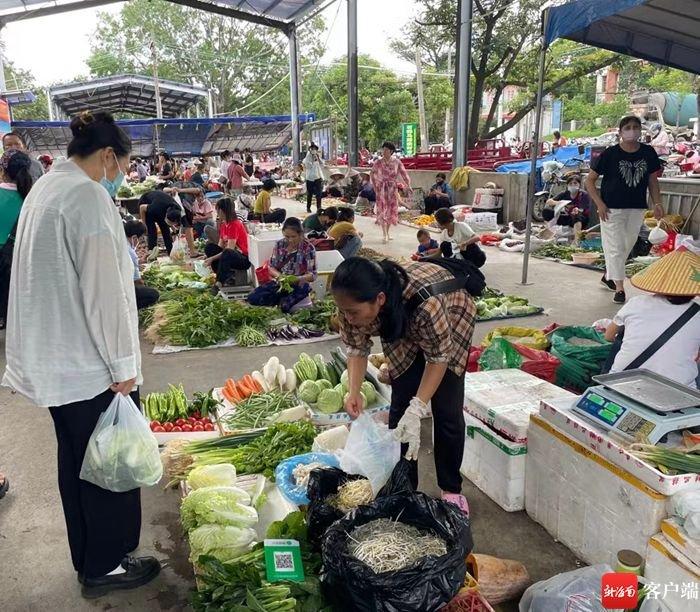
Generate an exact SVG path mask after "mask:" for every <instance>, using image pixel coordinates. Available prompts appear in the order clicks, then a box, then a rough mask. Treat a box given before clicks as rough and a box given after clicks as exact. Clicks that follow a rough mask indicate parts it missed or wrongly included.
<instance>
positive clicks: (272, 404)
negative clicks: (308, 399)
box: [222, 391, 296, 431]
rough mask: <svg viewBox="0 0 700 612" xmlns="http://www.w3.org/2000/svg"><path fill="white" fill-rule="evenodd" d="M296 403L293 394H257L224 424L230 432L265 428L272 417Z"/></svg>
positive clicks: (272, 392)
mask: <svg viewBox="0 0 700 612" xmlns="http://www.w3.org/2000/svg"><path fill="white" fill-rule="evenodd" d="M295 403H296V402H295V401H294V397H293V396H292V394H291V393H284V394H283V393H277V392H275V391H270V392H268V393H257V394H255V395H252V396H251V397H249V398H248V399H245V400H243V401H242V402H240V403H239V404H238V405H237V406H236V411H235V412H234V413H233V414H230V415H227V416H226V417H224V418H223V419H222V422H223V423H224V425H225V426H226V428H227V429H228V431H235V430H238V429H255V428H257V427H265V426H266V425H267V423H268V422H269V420H270V417H273V416H274V415H276V414H277V413H278V412H281V411H282V410H285V409H286V408H291V407H292V406H294V405H295Z"/></svg>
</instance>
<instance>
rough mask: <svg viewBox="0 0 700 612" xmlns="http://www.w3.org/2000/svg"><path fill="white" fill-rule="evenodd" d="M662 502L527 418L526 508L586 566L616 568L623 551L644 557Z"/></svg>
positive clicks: (537, 418) (552, 430)
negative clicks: (617, 555)
mask: <svg viewBox="0 0 700 612" xmlns="http://www.w3.org/2000/svg"><path fill="white" fill-rule="evenodd" d="M666 500H667V497H666V496H665V495H662V494H660V493H658V492H656V491H654V490H653V489H651V488H650V487H649V486H647V485H645V484H644V483H643V482H641V481H640V480H639V479H638V478H636V477H635V476H632V475H631V474H628V473H627V472H625V471H624V470H621V469H620V468H618V467H617V466H615V465H613V464H612V463H610V462H609V461H608V460H607V459H605V458H603V457H602V456H600V455H599V454H597V453H595V452H594V451H591V450H590V449H587V448H586V447H585V446H583V445H582V444H580V443H579V442H578V441H576V440H574V439H573V438H571V437H569V436H568V435H567V434H566V433H564V432H563V431H561V430H560V429H558V428H557V427H555V426H553V425H551V424H550V423H547V422H546V421H544V420H543V419H542V418H541V417H540V416H539V415H532V417H531V422H530V430H529V436H528V444H527V462H526V464H525V509H526V510H527V513H528V514H529V515H530V517H531V518H532V519H533V520H535V521H536V522H538V523H540V524H541V525H542V526H543V527H544V528H545V529H546V530H547V531H548V532H549V533H550V534H552V536H553V537H554V538H555V539H557V540H559V541H560V542H562V543H563V544H565V545H566V546H568V547H569V548H570V549H571V550H572V551H573V552H574V553H575V554H576V555H578V556H579V557H580V558H581V559H583V560H584V561H585V562H586V563H591V564H593V563H609V564H610V565H611V566H613V567H614V566H615V565H616V563H617V560H616V553H617V551H619V550H622V549H630V550H634V551H637V552H638V553H639V554H640V555H642V556H644V554H645V553H646V548H647V544H648V542H649V538H651V536H652V535H654V534H656V533H658V532H659V530H660V527H661V521H662V520H663V519H664V518H666Z"/></svg>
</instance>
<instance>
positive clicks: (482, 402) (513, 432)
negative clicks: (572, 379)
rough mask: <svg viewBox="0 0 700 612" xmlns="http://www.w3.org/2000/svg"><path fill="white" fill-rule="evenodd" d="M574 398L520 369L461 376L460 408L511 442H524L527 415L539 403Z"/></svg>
mask: <svg viewBox="0 0 700 612" xmlns="http://www.w3.org/2000/svg"><path fill="white" fill-rule="evenodd" d="M574 397H575V396H574V395H573V394H572V393H570V392H569V391H567V390H566V389H562V388H561V387H557V386H556V385H553V384H551V383H548V382H547V381H545V380H542V379H541V378H537V377H536V376H533V375H532V374H528V373H527V372H523V371H522V370H515V369H512V370H492V371H490V372H471V373H468V374H467V375H466V376H465V377H464V409H465V410H466V411H467V412H468V413H470V414H471V415H473V416H475V417H476V418H477V419H479V420H481V421H483V422H484V423H486V424H488V425H490V426H491V427H493V428H494V429H495V430H497V431H498V432H500V433H501V434H503V435H504V436H505V437H506V438H508V439H509V440H513V441H514V442H527V428H528V426H529V423H530V415H531V414H535V413H537V412H538V411H539V408H540V401H542V400H544V399H553V398H571V399H572V400H573V398H574Z"/></svg>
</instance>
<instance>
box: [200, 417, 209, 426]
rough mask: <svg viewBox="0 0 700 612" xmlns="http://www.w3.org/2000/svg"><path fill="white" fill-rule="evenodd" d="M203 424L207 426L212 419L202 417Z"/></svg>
mask: <svg viewBox="0 0 700 612" xmlns="http://www.w3.org/2000/svg"><path fill="white" fill-rule="evenodd" d="M201 422H202V423H203V424H204V425H206V424H207V423H211V419H210V418H209V417H202V420H201Z"/></svg>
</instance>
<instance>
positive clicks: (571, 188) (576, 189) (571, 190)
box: [568, 185, 581, 196]
mask: <svg viewBox="0 0 700 612" xmlns="http://www.w3.org/2000/svg"><path fill="white" fill-rule="evenodd" d="M580 189H581V188H580V187H579V186H578V185H569V187H568V190H569V193H570V194H571V195H572V196H575V195H576V194H577V193H578V192H579V190H580Z"/></svg>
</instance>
